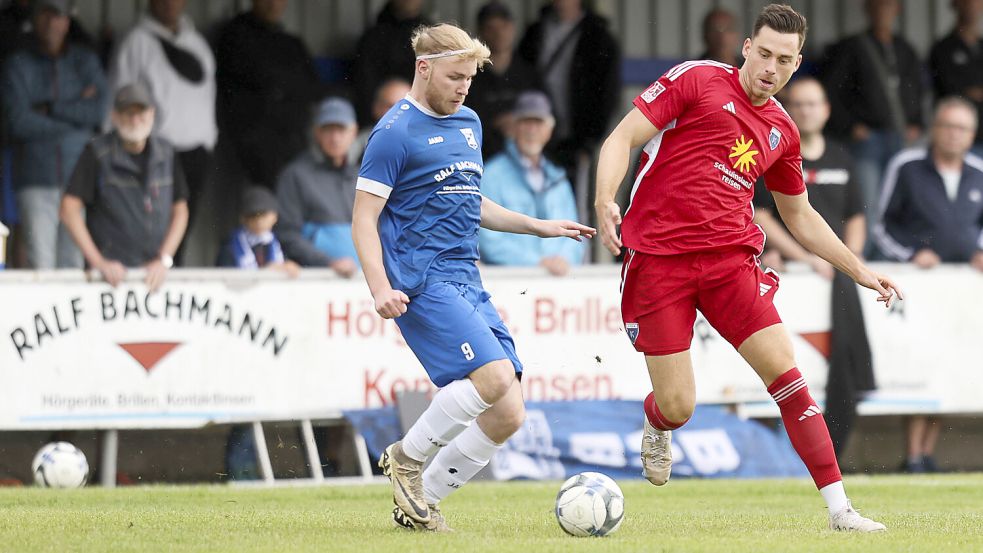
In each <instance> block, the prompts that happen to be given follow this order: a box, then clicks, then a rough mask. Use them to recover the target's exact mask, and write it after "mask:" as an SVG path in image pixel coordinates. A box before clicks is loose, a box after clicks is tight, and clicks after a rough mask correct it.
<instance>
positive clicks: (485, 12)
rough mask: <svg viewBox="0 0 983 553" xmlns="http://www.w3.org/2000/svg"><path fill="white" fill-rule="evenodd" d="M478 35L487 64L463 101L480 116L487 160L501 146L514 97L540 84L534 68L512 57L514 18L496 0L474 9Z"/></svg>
mask: <svg viewBox="0 0 983 553" xmlns="http://www.w3.org/2000/svg"><path fill="white" fill-rule="evenodd" d="M478 38H479V39H481V41H482V42H484V43H485V44H487V45H488V49H489V50H491V66H490V67H486V68H485V69H484V70H482V71H479V72H478V74H477V75H475V77H474V80H472V81H471V90H470V91H469V92H468V98H467V100H466V103H467V104H468V106H469V107H471V109H473V110H474V111H476V112H477V113H478V116H479V117H480V118H481V129H482V133H483V137H482V140H481V154H482V156H483V157H484V158H485V159H490V158H491V157H492V156H494V155H495V154H497V153H499V152H501V151H502V150H503V149H504V148H505V137H506V136H507V135H508V134H509V132H510V128H511V120H510V115H511V113H512V108H513V107H515V98H516V96H518V95H519V93H520V92H522V91H524V90H530V89H533V88H540V87H541V85H540V82H539V75H538V74H537V73H536V69H535V67H533V66H532V65H531V64H529V63H528V62H527V61H526V60H524V59H522V58H519V57H516V56H514V52H515V20H514V19H513V17H512V12H511V11H510V10H509V9H508V7H506V6H505V5H504V4H502V3H501V2H499V1H498V0H493V1H492V2H489V3H487V4H485V5H484V6H482V7H481V9H480V10H478Z"/></svg>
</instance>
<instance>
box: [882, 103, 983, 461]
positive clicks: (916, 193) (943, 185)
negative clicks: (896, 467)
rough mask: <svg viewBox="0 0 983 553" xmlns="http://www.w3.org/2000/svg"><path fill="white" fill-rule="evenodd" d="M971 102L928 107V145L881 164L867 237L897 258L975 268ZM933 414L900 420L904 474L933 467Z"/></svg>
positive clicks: (978, 203) (979, 170) (982, 245)
mask: <svg viewBox="0 0 983 553" xmlns="http://www.w3.org/2000/svg"><path fill="white" fill-rule="evenodd" d="M978 120H979V119H978V116H977V112H976V107H975V106H974V105H973V104H972V103H970V102H969V101H967V100H965V99H963V98H958V97H954V96H950V97H948V98H943V99H942V100H941V101H940V102H939V104H938V106H937V109H936V112H935V121H934V122H933V124H932V136H931V143H930V146H929V148H928V149H925V148H912V149H909V150H904V151H902V152H900V153H899V154H898V155H897V156H895V157H894V159H892V160H891V163H890V164H889V165H888V168H887V171H886V176H885V178H884V191H883V192H882V196H881V205H880V219H879V220H878V224H877V226H875V227H874V237H875V238H876V239H877V240H878V242H879V244H880V246H881V250H882V251H883V252H884V253H886V254H887V255H889V256H891V257H892V258H893V259H896V260H898V261H911V262H913V263H914V264H915V265H917V266H919V267H921V268H923V269H928V268H931V267H934V266H936V265H938V264H939V263H941V262H956V263H959V262H966V261H969V262H970V263H971V264H972V265H973V266H974V267H975V268H976V269H978V270H980V271H983V159H980V158H979V157H977V156H975V155H973V154H971V153H969V149H970V147H971V146H972V143H973V137H974V136H975V135H976V125H977V122H978ZM940 432H941V425H940V424H939V421H938V420H937V419H936V418H935V417H925V416H914V417H910V418H909V419H908V422H907V432H906V434H907V449H908V451H907V459H906V461H905V463H904V466H903V468H904V469H905V470H906V471H908V472H935V471H936V470H938V469H937V467H936V464H935V458H934V454H935V444H936V443H937V442H938V439H939V433H940Z"/></svg>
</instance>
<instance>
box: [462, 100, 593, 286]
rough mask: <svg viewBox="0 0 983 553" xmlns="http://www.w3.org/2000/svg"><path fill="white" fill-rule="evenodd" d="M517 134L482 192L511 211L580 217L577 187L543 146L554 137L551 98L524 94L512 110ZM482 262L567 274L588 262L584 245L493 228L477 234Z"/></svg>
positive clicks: (489, 170) (488, 168)
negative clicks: (544, 150) (571, 183)
mask: <svg viewBox="0 0 983 553" xmlns="http://www.w3.org/2000/svg"><path fill="white" fill-rule="evenodd" d="M512 118H513V121H514V123H513V128H512V133H511V134H512V136H511V137H510V138H509V139H508V140H506V144H505V151H503V152H502V153H500V154H498V155H496V156H495V157H493V158H491V159H490V160H488V162H487V163H485V173H484V175H483V177H482V179H481V192H482V194H484V195H485V196H486V197H488V198H489V199H490V200H492V201H494V202H496V203H498V204H500V205H502V206H504V207H506V208H508V209H511V210H512V211H518V212H519V213H525V214H526V215H529V216H531V217H539V218H543V219H570V220H573V219H576V218H577V204H576V201H575V200H574V196H573V187H572V186H570V181H569V180H567V176H566V173H565V172H564V171H563V169H562V168H561V167H559V166H558V165H556V164H554V163H552V162H551V161H550V160H548V159H546V156H545V155H544V154H543V148H545V146H546V144H547V143H548V142H549V141H550V137H552V135H553V128H554V125H555V120H554V118H553V113H552V109H551V106H550V101H549V98H547V97H546V95H545V94H543V93H542V92H538V91H528V92H523V93H522V94H520V95H519V97H518V98H517V99H516V102H515V108H514V109H513V110H512ZM478 243H479V246H480V250H481V260H482V261H484V262H485V263H488V264H489V265H524V266H535V265H540V266H542V267H543V268H545V269H546V270H547V271H548V272H549V273H550V274H551V275H554V276H563V275H565V274H567V272H568V271H569V270H570V266H571V265H580V264H581V263H583V261H584V255H585V244H584V243H583V242H576V241H574V240H561V239H558V238H539V237H537V236H532V235H528V234H508V233H504V232H496V231H493V230H488V229H484V228H483V229H481V230H480V231H479V233H478Z"/></svg>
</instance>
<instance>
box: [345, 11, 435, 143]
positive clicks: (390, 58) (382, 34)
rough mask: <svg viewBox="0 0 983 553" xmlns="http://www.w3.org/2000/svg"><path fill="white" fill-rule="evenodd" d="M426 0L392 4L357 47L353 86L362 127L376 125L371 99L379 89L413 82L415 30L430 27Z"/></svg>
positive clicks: (381, 14)
mask: <svg viewBox="0 0 983 553" xmlns="http://www.w3.org/2000/svg"><path fill="white" fill-rule="evenodd" d="M422 9H423V0H389V2H388V3H386V6H385V7H384V8H382V11H381V12H379V17H378V19H377V20H376V24H375V26H374V27H371V28H370V29H368V30H366V31H365V33H363V34H362V37H361V38H360V39H358V45H357V46H356V47H355V60H354V61H355V63H354V64H353V67H352V84H353V86H354V88H355V110H356V112H357V113H358V120H359V124H360V125H362V126H369V127H371V126H372V125H375V121H374V120H372V99H373V98H374V97H375V93H376V90H378V89H379V86H380V85H381V84H382V83H383V82H385V81H386V80H388V79H391V78H392V77H399V78H401V79H403V80H405V81H406V82H410V81H412V80H413V68H414V67H416V66H415V63H416V56H415V55H414V54H413V48H411V47H410V37H411V36H412V35H413V30H414V29H416V28H417V27H419V26H420V25H430V20H428V19H427V18H426V17H424V16H423V15H421V10H422Z"/></svg>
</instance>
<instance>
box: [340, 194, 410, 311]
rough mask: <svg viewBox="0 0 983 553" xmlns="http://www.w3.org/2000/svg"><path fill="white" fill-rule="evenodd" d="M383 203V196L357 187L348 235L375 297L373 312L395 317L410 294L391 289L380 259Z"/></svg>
mask: <svg viewBox="0 0 983 553" xmlns="http://www.w3.org/2000/svg"><path fill="white" fill-rule="evenodd" d="M385 207H386V198H382V197H380V196H376V195H375V194H370V193H368V192H365V191H363V190H357V191H356V192H355V207H354V209H353V211H352V239H353V240H354V242H355V251H356V252H357V253H358V259H359V261H360V262H361V263H362V274H364V275H365V282H366V283H367V284H368V285H369V291H370V292H371V293H372V298H373V299H374V300H375V310H376V312H377V313H378V314H379V315H380V316H381V317H382V318H384V319H395V318H396V317H399V316H400V315H402V314H403V313H406V304H408V303H410V298H409V297H408V296H407V295H406V294H405V293H403V292H402V291H401V290H393V288H392V284H390V282H389V277H388V276H387V275H386V267H385V265H383V262H382V241H381V240H380V239H379V215H380V214H381V213H382V210H383V208H385Z"/></svg>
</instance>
